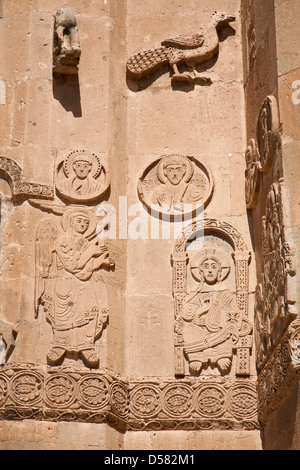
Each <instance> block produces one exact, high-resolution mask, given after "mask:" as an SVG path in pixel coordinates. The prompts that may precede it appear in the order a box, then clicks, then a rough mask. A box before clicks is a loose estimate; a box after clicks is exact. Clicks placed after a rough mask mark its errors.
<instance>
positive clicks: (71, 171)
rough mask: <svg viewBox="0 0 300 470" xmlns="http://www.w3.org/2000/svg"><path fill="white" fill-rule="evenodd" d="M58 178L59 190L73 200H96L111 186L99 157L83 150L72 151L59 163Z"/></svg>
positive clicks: (57, 186) (57, 185)
mask: <svg viewBox="0 0 300 470" xmlns="http://www.w3.org/2000/svg"><path fill="white" fill-rule="evenodd" d="M56 180H57V181H56V188H57V191H58V192H59V193H60V194H61V195H62V196H64V197H65V198H66V199H69V200H71V201H82V202H90V201H94V200H96V199H99V198H100V197H101V196H102V195H103V193H104V192H105V191H106V190H107V188H108V186H109V183H108V178H107V174H106V172H105V169H104V167H103V165H102V164H101V162H100V159H99V157H97V155H94V154H92V153H90V152H86V151H83V150H82V151H75V152H72V153H71V154H70V155H69V156H68V157H67V158H66V159H65V160H64V161H63V162H61V163H60V164H59V165H58V168H57V178H56Z"/></svg>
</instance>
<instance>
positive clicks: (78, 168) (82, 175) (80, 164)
mask: <svg viewBox="0 0 300 470" xmlns="http://www.w3.org/2000/svg"><path fill="white" fill-rule="evenodd" d="M73 169H74V171H75V174H76V176H77V178H79V179H81V180H84V179H86V178H87V177H88V175H89V173H90V172H91V170H92V165H91V164H90V163H89V162H87V161H84V160H82V161H77V162H75V163H74V164H73Z"/></svg>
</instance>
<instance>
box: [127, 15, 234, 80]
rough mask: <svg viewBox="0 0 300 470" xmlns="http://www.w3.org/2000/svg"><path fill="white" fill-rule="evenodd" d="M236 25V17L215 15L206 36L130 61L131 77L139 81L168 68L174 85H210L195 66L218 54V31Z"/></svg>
mask: <svg viewBox="0 0 300 470" xmlns="http://www.w3.org/2000/svg"><path fill="white" fill-rule="evenodd" d="M233 21H235V17H234V16H233V15H229V14H227V13H222V12H221V13H220V12H219V13H217V12H215V13H214V14H213V15H212V18H211V21H210V23H209V25H208V27H207V30H206V31H205V32H203V33H197V34H188V35H185V36H179V37H176V38H171V39H167V40H165V41H163V42H162V44H161V47H160V48H158V49H155V50H149V51H144V52H140V53H138V54H135V55H134V56H132V57H130V58H129V59H128V61H127V73H128V76H129V77H130V78H132V79H134V80H140V79H141V78H143V77H146V76H148V75H150V74H153V73H154V72H156V71H157V70H160V69H161V68H163V67H164V65H165V64H168V65H169V66H170V67H171V68H172V71H173V76H172V81H182V82H188V83H193V82H195V81H203V82H208V83H211V79H210V78H207V77H205V76H203V75H201V74H199V73H198V72H197V70H196V66H197V65H198V64H203V63H205V62H208V61H209V60H210V59H212V58H213V57H215V56H216V55H217V54H218V52H219V36H218V31H220V30H221V29H223V28H225V27H226V26H228V24H229V23H231V22H233ZM181 65H185V66H187V68H188V71H184V72H180V71H179V69H178V67H180V66H181Z"/></svg>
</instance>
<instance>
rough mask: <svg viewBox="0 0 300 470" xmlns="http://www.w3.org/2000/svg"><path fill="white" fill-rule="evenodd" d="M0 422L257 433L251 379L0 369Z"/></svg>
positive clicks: (22, 366) (22, 367) (29, 367)
mask: <svg viewBox="0 0 300 470" xmlns="http://www.w3.org/2000/svg"><path fill="white" fill-rule="evenodd" d="M0 419H2V420H5V419H6V420H23V419H35V420H47V421H79V422H93V423H107V424H108V425H110V426H113V427H115V428H117V429H118V430H120V431H122V432H124V431H129V430H132V431H137V430H176V429H182V430H197V429H203V430H204V429H223V430H226V429H229V430H235V429H246V430H250V429H258V428H259V423H258V420H257V392H256V382H255V381H252V380H251V379H247V380H243V379H240V380H239V379H236V380H234V379H229V380H228V379H223V378H220V379H218V380H209V379H201V380H199V379H198V380H195V379H187V380H174V379H172V378H170V379H160V378H153V379H149V380H132V381H129V380H127V379H126V380H124V379H123V378H120V377H115V376H113V375H112V374H111V373H110V372H106V371H99V372H98V371H89V372H87V371H83V370H78V369H71V368H67V367H58V368H55V369H53V368H50V367H46V366H45V367H36V366H32V365H27V364H20V365H6V366H3V367H2V368H1V369H0Z"/></svg>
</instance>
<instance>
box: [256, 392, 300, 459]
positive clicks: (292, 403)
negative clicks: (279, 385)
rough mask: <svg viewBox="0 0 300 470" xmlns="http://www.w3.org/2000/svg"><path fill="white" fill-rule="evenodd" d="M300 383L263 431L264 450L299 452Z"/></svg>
mask: <svg viewBox="0 0 300 470" xmlns="http://www.w3.org/2000/svg"><path fill="white" fill-rule="evenodd" d="M299 400H300V390H299V383H297V384H296V385H295V387H294V388H293V389H292V390H291V391H290V393H289V394H288V396H287V397H286V399H285V400H284V402H283V403H282V406H281V408H280V409H279V410H278V411H277V412H276V413H275V414H274V415H273V416H272V418H271V419H270V421H269V422H268V423H267V424H266V426H265V427H264V429H263V431H262V438H263V450H298V449H299V448H300V447H299V443H300V419H299V414H298V415H297V410H299Z"/></svg>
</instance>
